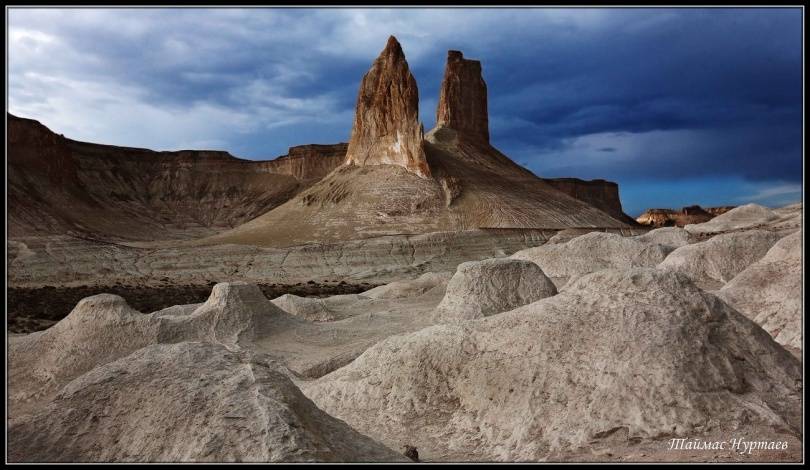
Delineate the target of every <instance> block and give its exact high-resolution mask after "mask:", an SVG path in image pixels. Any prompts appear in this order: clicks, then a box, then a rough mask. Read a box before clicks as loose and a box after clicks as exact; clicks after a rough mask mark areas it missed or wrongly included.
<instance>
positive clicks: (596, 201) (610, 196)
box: [544, 178, 636, 225]
mask: <svg viewBox="0 0 810 470" xmlns="http://www.w3.org/2000/svg"><path fill="white" fill-rule="evenodd" d="M544 181H546V182H547V183H549V184H550V185H552V186H553V187H555V188H556V189H558V190H560V191H562V192H564V193H565V194H568V195H569V196H571V197H575V198H577V199H579V200H580V201H584V202H587V203H588V204H590V205H592V206H593V207H596V208H597V209H599V210H601V211H603V212H605V213H607V214H608V215H610V216H611V217H613V218H615V219H618V220H621V221H623V222H626V223H629V224H631V225H632V224H635V223H636V221H635V220H633V218H632V217H630V216H629V215H627V214H625V213H624V211H623V210H622V201H621V199H619V185H618V184H616V183H614V182H613V181H605V180H602V179H597V180H590V181H586V180H581V179H579V178H552V179H548V178H546V179H544Z"/></svg>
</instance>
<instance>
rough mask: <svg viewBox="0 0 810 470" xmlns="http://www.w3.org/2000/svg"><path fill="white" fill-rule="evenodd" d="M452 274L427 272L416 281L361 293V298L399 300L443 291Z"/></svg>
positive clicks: (402, 282) (391, 284) (398, 283)
mask: <svg viewBox="0 0 810 470" xmlns="http://www.w3.org/2000/svg"><path fill="white" fill-rule="evenodd" d="M451 277H453V274H452V273H450V272H438V273H436V272H428V273H425V274H422V275H421V276H419V277H417V278H416V279H408V280H403V281H394V282H391V283H388V284H386V285H384V286H379V287H375V288H374V289H370V290H367V291H365V292H363V294H362V295H363V297H368V298H371V299H401V298H403V297H413V296H417V295H422V294H424V293H426V292H428V291H431V290H434V289H445V288H446V287H447V282H448V281H449V280H450V278H451Z"/></svg>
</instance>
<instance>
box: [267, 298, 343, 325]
mask: <svg viewBox="0 0 810 470" xmlns="http://www.w3.org/2000/svg"><path fill="white" fill-rule="evenodd" d="M271 302H273V304H274V305H275V306H277V307H278V308H280V309H282V310H284V311H285V312H287V313H289V314H291V315H295V316H296V317H301V318H304V319H306V320H309V321H332V320H335V314H334V313H333V312H331V311H330V310H329V309H328V308H327V306H326V304H325V302H324V300H323V299H318V298H310V297H300V296H297V295H294V294H284V295H282V296H280V297H277V298H275V299H273V300H271Z"/></svg>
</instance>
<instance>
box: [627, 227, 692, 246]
mask: <svg viewBox="0 0 810 470" xmlns="http://www.w3.org/2000/svg"><path fill="white" fill-rule="evenodd" d="M635 238H636V240H638V241H642V242H645V243H657V244H659V245H662V246H665V247H667V248H670V249H671V250H675V249H676V248H680V247H682V246H685V245H688V244H689V232H687V231H686V230H684V229H682V228H681V227H661V228H657V229H655V230H650V231H649V232H647V233H645V234H643V235H637V236H636V237H635Z"/></svg>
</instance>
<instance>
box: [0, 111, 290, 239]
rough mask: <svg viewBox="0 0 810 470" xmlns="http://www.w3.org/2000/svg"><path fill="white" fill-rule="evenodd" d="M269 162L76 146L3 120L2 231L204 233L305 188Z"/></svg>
mask: <svg viewBox="0 0 810 470" xmlns="http://www.w3.org/2000/svg"><path fill="white" fill-rule="evenodd" d="M272 165H273V164H272V162H271V164H270V167H267V166H266V163H265V162H253V161H249V160H241V159H238V158H236V157H233V156H232V155H230V154H228V153H227V152H217V151H196V150H183V151H178V152H155V151H151V150H146V149H138V148H128V147H116V146H112V145H99V144H91V143H85V142H78V141H75V140H70V139H67V138H64V137H62V136H59V135H57V134H55V133H53V132H51V131H50V130H49V129H48V128H47V127H45V126H43V125H42V124H40V123H39V122H37V121H33V120H30V119H22V118H18V117H15V116H12V115H8V172H9V187H8V200H9V235H10V236H17V235H31V234H67V233H71V234H76V235H80V236H86V237H91V238H101V239H108V240H118V239H123V240H137V239H151V240H154V239H165V238H178V237H180V238H184V237H193V236H201V235H207V234H210V233H212V232H214V231H217V230H222V229H225V228H229V227H233V226H235V225H238V224H240V223H242V222H245V221H247V220H250V219H252V218H254V217H256V216H258V215H260V214H262V213H264V212H266V211H268V210H270V209H272V208H274V207H276V206H277V205H279V204H281V203H282V202H284V201H286V200H287V199H289V198H290V197H292V196H293V195H294V194H295V193H297V192H298V191H300V190H301V189H303V188H304V187H305V186H304V185H302V183H301V182H299V181H297V179H296V177H294V176H291V175H292V174H293V173H294V172H290V174H286V175H285V174H277V173H273V172H271V171H272ZM296 176H297V175H296Z"/></svg>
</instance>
